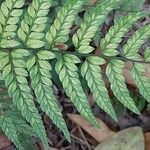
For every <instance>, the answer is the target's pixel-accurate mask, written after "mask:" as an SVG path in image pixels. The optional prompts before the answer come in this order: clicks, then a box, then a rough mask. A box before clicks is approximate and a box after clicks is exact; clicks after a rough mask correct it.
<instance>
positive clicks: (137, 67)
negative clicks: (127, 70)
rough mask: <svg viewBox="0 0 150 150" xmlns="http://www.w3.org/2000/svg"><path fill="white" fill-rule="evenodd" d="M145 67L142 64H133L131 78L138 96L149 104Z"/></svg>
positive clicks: (148, 88) (149, 84) (148, 84)
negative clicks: (136, 88) (137, 89)
mask: <svg viewBox="0 0 150 150" xmlns="http://www.w3.org/2000/svg"><path fill="white" fill-rule="evenodd" d="M145 72H146V67H145V66H144V65H143V64H139V63H135V64H133V67H132V70H131V76H132V78H133V80H134V82H135V83H136V85H137V87H138V88H139V92H140V94H141V95H142V96H143V97H144V98H145V99H146V100H147V101H148V102H150V79H149V78H147V77H146V76H145Z"/></svg>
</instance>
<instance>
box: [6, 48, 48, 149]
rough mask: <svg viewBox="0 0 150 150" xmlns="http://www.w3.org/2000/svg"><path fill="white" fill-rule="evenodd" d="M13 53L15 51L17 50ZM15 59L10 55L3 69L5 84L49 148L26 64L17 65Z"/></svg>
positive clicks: (25, 116) (23, 114)
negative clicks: (32, 92) (29, 82)
mask: <svg viewBox="0 0 150 150" xmlns="http://www.w3.org/2000/svg"><path fill="white" fill-rule="evenodd" d="M13 53H15V50H14V52H13ZM22 55H23V54H22ZM7 57H8V56H7ZM18 59H19V58H18ZM20 59H22V58H20ZM15 60H16V59H14V58H13V57H11V56H9V63H8V64H6V66H5V67H4V69H3V79H4V80H5V85H6V87H7V88H8V93H9V95H10V96H11V97H12V98H13V102H14V104H15V106H17V108H18V109H19V110H20V111H21V113H22V116H23V117H24V118H26V120H27V121H28V122H29V123H30V124H31V126H32V127H33V129H34V130H35V132H36V133H37V135H38V136H39V137H41V139H42V141H43V143H44V144H45V146H46V148H47V149H48V147H49V146H48V143H47V136H46V132H45V129H44V126H43V123H42V120H41V116H40V115H39V113H38V111H37V109H36V107H35V104H34V100H33V96H32V94H31V89H30V87H29V86H28V82H27V79H26V77H27V76H28V73H27V71H26V70H25V66H24V65H23V66H20V67H17V66H15V63H14V61H15Z"/></svg>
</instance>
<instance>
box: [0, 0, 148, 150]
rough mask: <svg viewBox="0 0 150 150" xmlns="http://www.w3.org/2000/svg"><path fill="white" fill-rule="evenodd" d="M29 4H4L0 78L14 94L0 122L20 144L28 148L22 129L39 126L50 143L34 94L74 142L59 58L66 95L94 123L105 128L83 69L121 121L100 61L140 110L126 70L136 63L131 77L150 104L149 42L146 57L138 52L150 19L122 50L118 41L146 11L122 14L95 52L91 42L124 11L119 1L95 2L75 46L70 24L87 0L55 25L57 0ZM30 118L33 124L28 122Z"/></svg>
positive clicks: (123, 97)
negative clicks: (63, 104) (61, 94)
mask: <svg viewBox="0 0 150 150" xmlns="http://www.w3.org/2000/svg"><path fill="white" fill-rule="evenodd" d="M24 4H25V0H5V1H4V2H2V4H1V9H0V71H1V73H0V79H1V80H2V82H4V83H5V87H6V88H7V89H8V94H9V96H10V97H11V98H12V100H13V104H11V106H12V107H11V109H12V110H11V111H10V110H9V109H8V110H7V109H6V110H5V111H4V110H3V109H4V107H1V109H2V110H1V117H0V127H1V129H2V130H3V131H4V133H5V134H6V135H7V136H8V138H9V139H10V140H11V141H12V142H13V143H14V144H15V145H16V147H17V148H18V149H21V150H22V149H24V146H23V145H22V143H21V141H20V140H21V138H20V133H21V132H22V128H25V129H27V130H26V131H32V130H34V133H33V135H37V136H39V137H40V138H41V140H42V142H43V144H44V145H45V149H49V145H48V140H47V135H46V131H45V129H44V125H43V122H42V119H41V116H40V114H39V112H38V109H37V108H36V105H35V100H36V101H37V102H38V103H39V104H40V108H41V109H42V111H43V112H45V113H46V114H47V115H48V116H49V117H50V118H51V119H52V121H53V123H54V124H55V125H56V126H57V127H58V128H59V129H60V130H61V131H62V132H63V133H64V136H65V137H66V139H67V140H68V141H71V139H70V134H69V131H68V129H67V125H66V123H65V120H64V119H63V115H62V113H61V109H60V107H59V104H58V102H57V99H56V97H55V95H54V93H53V77H52V69H53V68H52V66H53V65H51V62H52V60H55V61H53V62H55V70H56V73H57V74H58V76H59V80H60V82H61V83H62V86H63V88H64V90H65V93H66V95H67V96H68V97H69V98H70V100H71V102H72V103H73V104H74V105H75V107H76V108H77V110H78V111H79V113H81V115H82V116H84V117H85V118H86V119H88V120H89V121H90V122H91V123H92V124H93V125H94V126H97V127H99V125H98V123H97V121H96V119H95V117H94V115H93V113H92V110H91V108H90V105H89V103H88V100H87V97H86V94H85V92H84V90H83V88H82V83H81V78H80V74H81V76H82V77H83V78H84V79H85V80H86V81H87V85H88V87H89V89H90V91H91V93H92V95H93V98H94V100H95V102H96V103H97V105H98V106H99V107H100V108H101V109H103V110H104V111H105V112H106V113H107V114H109V115H110V116H111V117H112V118H113V119H114V120H116V121H117V117H116V113H115V110H114V108H113V105H112V103H111V100H110V98H109V94H108V90H107V88H106V87H105V82H104V81H103V79H102V74H101V73H102V71H101V66H102V65H104V64H106V65H107V67H106V75H107V77H108V79H109V81H110V85H111V89H112V91H113V93H114V95H115V97H116V98H117V99H118V100H119V101H120V102H121V103H122V104H123V105H124V106H125V107H126V108H128V109H129V110H131V111H132V112H134V113H136V114H140V112H139V110H138V108H137V107H136V105H135V103H134V101H133V100H132V98H131V96H130V93H129V90H128V88H127V85H126V83H125V78H124V75H123V69H124V67H125V62H126V61H130V62H131V63H132V69H131V77H132V78H133V80H134V81H135V83H136V85H137V87H138V88H139V92H140V94H141V95H142V96H143V97H144V98H145V99H146V100H147V101H148V102H150V88H149V87H150V80H149V78H148V77H146V76H145V71H146V69H147V68H146V66H145V65H144V63H150V48H147V49H146V50H145V54H144V58H142V57H141V55H140V54H139V53H138V50H139V49H140V47H141V45H142V44H144V43H145V42H146V40H147V39H148V38H149V37H150V25H149V24H148V25H145V26H143V27H141V28H140V29H138V30H137V31H136V32H135V33H133V35H132V37H131V38H129V39H128V41H127V42H126V43H125V44H124V46H122V48H119V49H118V46H119V45H120V44H121V43H122V41H123V37H124V35H125V34H126V33H128V31H129V30H130V29H131V28H132V26H133V25H134V24H135V23H136V22H137V21H138V20H139V19H140V18H142V17H144V16H146V15H148V14H147V13H146V12H142V11H141V12H129V13H128V14H126V15H124V16H122V17H121V18H119V19H118V20H117V21H116V22H115V23H114V25H112V27H110V28H109V31H108V33H107V34H106V35H105V37H104V38H102V39H101V40H100V42H99V48H100V51H101V53H100V55H95V54H94V50H95V48H94V47H93V46H91V41H92V40H93V38H94V37H95V35H96V33H97V32H98V31H99V28H100V26H102V24H103V23H104V22H105V20H106V18H107V17H108V14H109V13H110V12H112V11H115V10H116V9H117V10H118V9H119V0H102V1H100V2H99V1H98V2H97V4H96V6H95V7H93V8H92V10H90V12H87V13H86V14H85V19H83V22H82V23H81V25H80V27H79V28H78V30H77V32H76V33H75V34H74V35H73V37H72V43H73V45H71V44H68V42H70V41H69V39H70V36H69V33H70V28H71V27H72V25H73V24H74V20H75V18H76V16H77V15H78V12H80V10H81V8H82V5H83V4H84V0H68V1H67V2H66V4H65V5H64V6H63V7H62V9H61V10H60V11H59V12H58V14H57V17H56V19H55V20H54V23H53V24H51V25H50V23H49V16H50V15H49V10H50V7H51V4H52V1H51V0H33V1H32V3H31V4H30V6H29V7H28V8H27V9H26V8H24ZM57 44H68V45H71V47H73V46H74V49H75V51H69V49H70V47H66V51H62V50H59V48H58V47H57ZM79 66H80V67H79ZM79 68H80V69H79ZM79 70H80V71H79ZM30 81H31V82H30ZM33 94H35V96H36V98H34V96H33ZM4 102H5V100H4V101H3V102H1V106H2V104H3V103H4ZM7 107H9V105H8V106H7ZM7 107H6V108H7ZM12 112H14V114H15V112H17V114H18V115H20V116H21V117H19V118H18V119H16V120H22V121H20V124H19V122H18V124H17V123H15V122H14V118H15V116H13V113H12ZM19 112H20V113H19ZM18 115H17V116H18ZM24 119H25V120H26V121H27V122H28V123H29V124H26V123H25V122H26V121H25V120H24ZM23 122H24V123H23ZM21 124H24V125H25V127H23V126H21ZM25 133H27V134H31V133H30V132H25Z"/></svg>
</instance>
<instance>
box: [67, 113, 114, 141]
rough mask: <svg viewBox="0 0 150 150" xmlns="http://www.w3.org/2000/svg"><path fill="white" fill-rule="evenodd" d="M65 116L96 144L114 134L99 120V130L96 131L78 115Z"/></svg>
mask: <svg viewBox="0 0 150 150" xmlns="http://www.w3.org/2000/svg"><path fill="white" fill-rule="evenodd" d="M67 116H68V117H69V119H70V120H72V121H73V122H74V123H76V124H77V125H79V126H80V127H81V128H82V129H83V130H85V131H86V132H87V133H88V134H89V135H91V136H92V137H93V138H94V139H95V140H96V141H98V142H101V141H103V140H105V139H107V138H109V137H111V136H113V135H114V134H115V132H113V131H111V130H110V129H109V128H108V127H107V126H106V124H105V123H104V122H103V121H101V120H100V119H97V121H98V123H99V124H100V128H99V129H98V128H95V127H94V126H93V125H91V124H90V123H89V122H88V121H87V120H86V119H84V118H83V117H82V116H80V115H75V114H67Z"/></svg>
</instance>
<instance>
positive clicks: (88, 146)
mask: <svg viewBox="0 0 150 150" xmlns="http://www.w3.org/2000/svg"><path fill="white" fill-rule="evenodd" d="M78 129H79V132H80V134H81V136H82V137H83V139H84V141H85V143H86V144H87V148H88V149H89V150H92V149H91V146H90V145H89V143H88V141H87V140H86V137H85V135H84V133H83V131H82V129H81V128H80V127H79V126H78Z"/></svg>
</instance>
